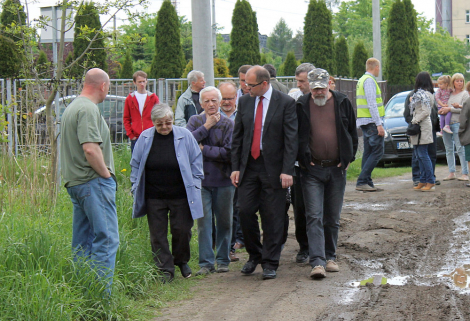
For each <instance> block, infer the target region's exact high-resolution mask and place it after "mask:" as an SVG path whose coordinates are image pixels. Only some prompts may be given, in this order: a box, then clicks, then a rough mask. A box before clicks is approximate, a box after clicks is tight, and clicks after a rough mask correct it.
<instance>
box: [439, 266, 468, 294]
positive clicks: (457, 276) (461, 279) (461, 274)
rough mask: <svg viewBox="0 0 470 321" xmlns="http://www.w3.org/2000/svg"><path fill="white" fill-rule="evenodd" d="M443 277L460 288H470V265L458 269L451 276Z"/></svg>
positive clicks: (444, 275)
mask: <svg viewBox="0 0 470 321" xmlns="http://www.w3.org/2000/svg"><path fill="white" fill-rule="evenodd" d="M442 276H443V277H448V278H450V279H451V281H452V282H453V283H454V285H455V286H456V287H458V288H461V289H465V288H470V264H464V265H463V266H461V267H458V268H456V269H455V270H454V271H452V273H450V274H443V275H442Z"/></svg>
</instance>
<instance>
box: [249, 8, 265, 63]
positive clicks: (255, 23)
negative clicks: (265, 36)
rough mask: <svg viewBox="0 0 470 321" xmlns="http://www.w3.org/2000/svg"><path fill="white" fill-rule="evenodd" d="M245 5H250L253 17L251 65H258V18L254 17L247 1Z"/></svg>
mask: <svg viewBox="0 0 470 321" xmlns="http://www.w3.org/2000/svg"><path fill="white" fill-rule="evenodd" d="M246 5H247V6H249V7H250V10H251V13H252V18H253V21H252V23H253V38H252V40H251V41H252V44H251V46H252V47H251V54H252V59H253V63H252V65H259V62H260V61H261V54H260V52H259V29H258V20H257V19H256V12H254V11H253V10H252V9H251V5H250V3H249V2H248V1H246Z"/></svg>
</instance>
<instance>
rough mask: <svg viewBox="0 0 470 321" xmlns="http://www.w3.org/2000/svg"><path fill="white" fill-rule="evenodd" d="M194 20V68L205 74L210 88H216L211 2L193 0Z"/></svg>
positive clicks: (192, 12)
mask: <svg viewBox="0 0 470 321" xmlns="http://www.w3.org/2000/svg"><path fill="white" fill-rule="evenodd" d="M191 14H192V20H193V66H194V69H195V70H200V71H202V72H203V73H204V78H205V80H206V82H207V85H208V86H214V59H213V56H212V55H213V47H212V26H211V6H210V2H209V0H191Z"/></svg>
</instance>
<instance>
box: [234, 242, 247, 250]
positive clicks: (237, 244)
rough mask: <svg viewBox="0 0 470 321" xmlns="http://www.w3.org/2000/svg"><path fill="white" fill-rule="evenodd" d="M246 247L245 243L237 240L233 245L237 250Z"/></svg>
mask: <svg viewBox="0 0 470 321" xmlns="http://www.w3.org/2000/svg"><path fill="white" fill-rule="evenodd" d="M244 247H245V245H244V244H242V243H240V242H236V243H235V245H234V246H233V248H234V249H235V250H239V249H242V248H244Z"/></svg>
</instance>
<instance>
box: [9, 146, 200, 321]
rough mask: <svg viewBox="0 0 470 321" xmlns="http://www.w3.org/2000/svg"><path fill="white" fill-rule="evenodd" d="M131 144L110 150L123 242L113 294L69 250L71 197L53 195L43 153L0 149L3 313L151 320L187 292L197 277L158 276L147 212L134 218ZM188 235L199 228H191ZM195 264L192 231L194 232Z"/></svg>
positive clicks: (26, 316)
mask: <svg viewBox="0 0 470 321" xmlns="http://www.w3.org/2000/svg"><path fill="white" fill-rule="evenodd" d="M129 161H130V151H128V150H127V149H126V150H124V149H117V150H116V151H115V166H116V172H117V179H118V184H119V188H118V192H117V195H116V206H117V212H118V218H119V234H120V247H119V250H118V253H117V257H116V270H115V277H114V284H113V290H112V297H111V299H110V300H107V299H106V300H105V299H102V297H103V295H102V294H103V286H102V284H101V283H99V282H96V278H95V276H94V274H93V273H89V270H88V269H85V268H84V267H83V266H81V267H79V266H78V264H77V263H76V262H74V261H73V259H72V255H71V245H70V243H71V239H72V204H71V202H70V198H69V196H68V194H67V192H66V190H65V188H63V187H62V188H61V189H60V192H59V194H58V196H57V200H56V201H54V200H52V199H51V197H50V185H49V184H47V181H46V179H45V177H46V176H47V174H48V170H49V169H48V163H49V162H48V160H47V159H45V158H43V157H40V156H38V155H29V156H28V157H25V158H19V159H17V160H16V161H15V160H14V159H12V158H10V157H7V156H5V155H0V285H1V289H2V290H1V291H0V311H1V312H0V319H1V320H81V319H83V320H129V319H131V320H148V319H151V318H152V317H154V316H155V313H156V308H161V307H163V306H165V305H166V304H167V302H169V301H172V300H181V299H184V298H186V297H188V295H189V294H188V293H189V292H188V289H189V288H190V287H191V286H193V285H194V284H195V282H197V279H198V278H194V279H189V280H186V279H182V277H181V276H180V275H179V271H177V277H176V278H175V281H174V282H173V283H171V284H169V285H163V284H161V283H160V282H159V281H158V278H157V277H158V272H157V271H156V269H155V267H154V264H153V259H152V254H151V250H150V241H149V232H148V225H147V220H146V219H145V218H141V219H132V218H131V215H132V195H131V193H130V187H131V184H130V180H129V176H130V166H129ZM193 235H196V233H195V231H194V232H193ZM191 256H192V259H191V261H190V262H189V264H190V266H191V268H192V269H193V271H194V270H196V269H197V238H196V237H194V236H193V238H192V240H191Z"/></svg>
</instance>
